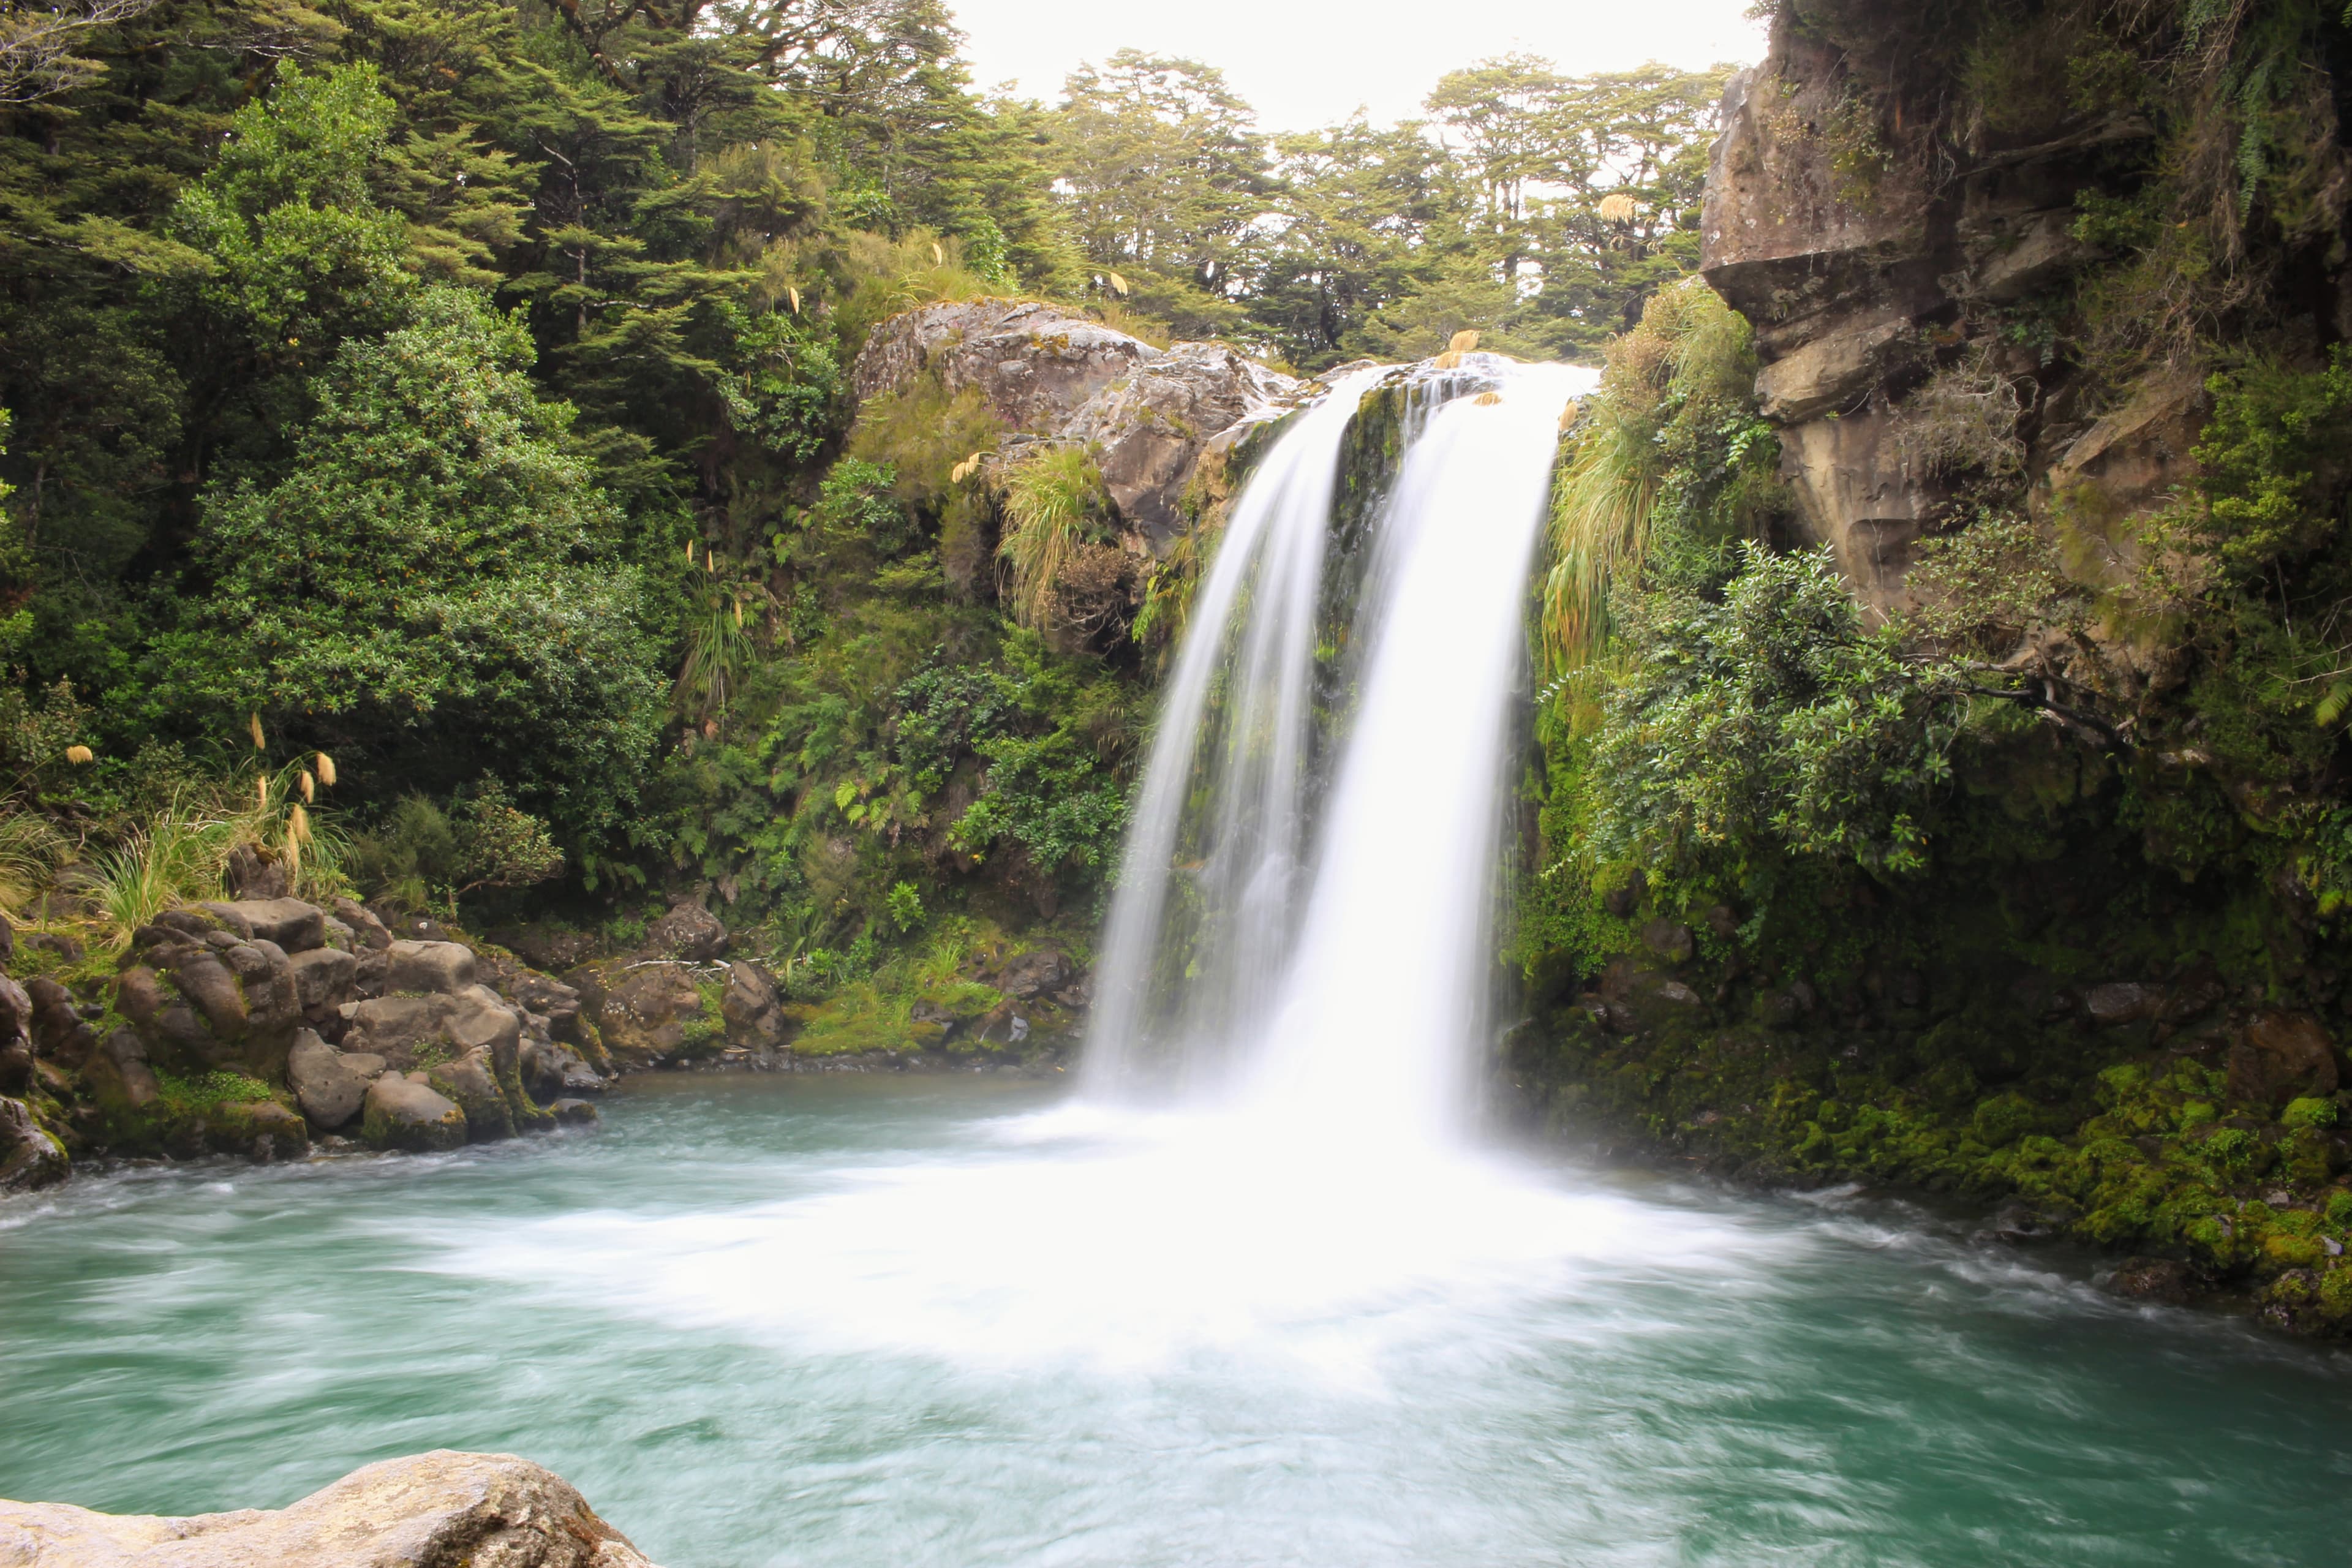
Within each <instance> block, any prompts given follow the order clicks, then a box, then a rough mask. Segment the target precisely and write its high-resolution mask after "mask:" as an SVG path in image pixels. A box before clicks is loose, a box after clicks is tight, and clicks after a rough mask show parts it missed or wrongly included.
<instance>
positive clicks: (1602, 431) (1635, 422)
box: [1542, 281, 1786, 670]
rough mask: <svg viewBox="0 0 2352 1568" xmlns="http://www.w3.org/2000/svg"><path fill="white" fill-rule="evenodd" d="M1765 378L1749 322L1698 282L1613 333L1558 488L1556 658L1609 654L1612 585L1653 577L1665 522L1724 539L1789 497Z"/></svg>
mask: <svg viewBox="0 0 2352 1568" xmlns="http://www.w3.org/2000/svg"><path fill="white" fill-rule="evenodd" d="M1754 380H1755V351H1754V349H1753V347H1752V346H1751V344H1750V333H1749V331H1748V323H1747V322H1746V321H1744V320H1743V319H1742V318H1741V317H1740V316H1739V314H1738V312H1737V311H1735V310H1732V309H1731V308H1730V307H1729V306H1727V305H1726V304H1725V303H1724V302H1723V301H1722V300H1721V299H1720V298H1718V297H1717V295H1716V293H1715V292H1714V290H1712V289H1708V288H1706V286H1705V285H1704V284H1701V283H1698V282H1696V281H1693V282H1690V283H1685V284H1682V285H1679V286H1677V287H1675V288H1673V289H1664V290H1662V291H1660V292H1659V293H1657V294H1655V295H1653V296H1652V297H1651V299H1650V302H1649V304H1648V305H1647V306H1646V307H1645V308H1644V309H1643V315H1642V321H1641V324H1640V326H1639V327H1637V328H1636V329H1635V330H1634V331H1631V332H1628V333H1626V334H1625V335H1624V336H1622V337H1621V338H1619V339H1617V340H1616V342H1613V343H1612V344H1611V345H1610V350H1609V366H1608V369H1607V370H1606V371H1605V372H1604V373H1603V374H1602V379H1601V391H1600V394H1599V395H1598V396H1597V397H1596V398H1594V399H1593V400H1592V402H1591V405H1589V406H1588V408H1587V410H1586V412H1585V414H1584V416H1583V418H1582V419H1581V420H1580V423H1579V425H1578V426H1577V428H1576V430H1575V432H1574V435H1573V437H1572V443H1573V444H1572V447H1571V450H1570V455H1569V457H1568V459H1567V463H1566V466H1565V468H1564V469H1563V470H1562V472H1561V474H1560V476H1559V483H1558V484H1557V486H1556V487H1555V489H1554V491H1553V496H1552V507H1551V520H1550V529H1549V549H1550V556H1551V561H1550V564H1549V568H1548V570H1547V571H1546V573H1545V576H1544V581H1543V595H1542V597H1543V605H1542V628H1543V643H1544V651H1545V654H1546V656H1547V660H1548V662H1549V664H1550V665H1551V667H1552V668H1554V669H1556V670H1565V669H1574V668H1579V667H1580V666H1583V665H1585V664H1587V663H1589V662H1591V660H1592V659H1593V658H1595V657H1596V656H1598V655H1599V654H1600V653H1601V650H1602V648H1603V647H1604V646H1605V643H1606V638H1607V635H1608V615H1607V610H1608V605H1609V602H1610V587H1611V584H1612V582H1615V581H1616V580H1618V579H1619V578H1620V577H1621V576H1624V577H1634V578H1638V577H1639V575H1640V574H1641V571H1642V568H1643V560H1644V557H1645V556H1646V554H1647V552H1648V550H1649V546H1650V539H1651V533H1652V530H1653V526H1654V525H1663V526H1670V527H1672V528H1673V529H1674V530H1675V531H1676V533H1677V535H1678V537H1679V538H1680V539H1681V540H1683V541H1684V542H1686V543H1696V544H1703V545H1717V544H1721V543H1723V542H1727V541H1729V540H1732V539H1736V538H1741V537H1748V536H1752V535H1755V534H1757V533H1759V532H1760V531H1761V530H1762V529H1763V527H1764V526H1765V524H1766V523H1767V522H1769V520H1770V519H1771V518H1773V517H1774V516H1775V515H1777V514H1778V513H1779V512H1780V511H1781V510H1784V509H1785V506H1786V501H1785V499H1784V495H1783V492H1782V490H1781V488H1780V480H1779V479H1778V476H1777V472H1776V470H1777V468H1778V465H1779V459H1780V446H1779V443H1778V442H1777V441H1776V440H1775V439H1774V438H1773V437H1772V435H1771V433H1770V431H1769V428H1768V427H1767V426H1764V425H1763V424H1762V422H1761V421H1760V420H1759V419H1758V418H1757V417H1756V415H1755V413H1754V410H1753V407H1752V395H1751V392H1750V388H1751V387H1752V385H1753V384H1754Z"/></svg>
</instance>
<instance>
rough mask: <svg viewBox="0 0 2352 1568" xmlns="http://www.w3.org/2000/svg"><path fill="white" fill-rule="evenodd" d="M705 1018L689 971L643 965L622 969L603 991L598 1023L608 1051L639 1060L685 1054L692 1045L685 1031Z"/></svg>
mask: <svg viewBox="0 0 2352 1568" xmlns="http://www.w3.org/2000/svg"><path fill="white" fill-rule="evenodd" d="M704 1022H706V1019H705V1016H704V1008H703V1005H702V993H701V992H700V991H699V990H698V989H697V987H696V986H695V984H694V977H693V974H692V973H691V972H689V971H688V970H687V969H686V968H685V967H683V966H682V965H679V964H675V963H647V964H643V965H640V966H638V967H635V968H632V969H629V970H626V971H625V972H623V973H622V974H621V975H620V977H619V978H618V979H617V980H616V982H615V983H614V984H613V985H612V986H611V988H610V989H609V990H607V991H606V992H605V993H604V1006H603V1009H602V1011H601V1013H600V1014H599V1016H598V1018H597V1026H598V1028H599V1030H600V1031H601V1032H602V1034H603V1036H604V1046H605V1048H606V1049H607V1050H609V1051H611V1052H612V1053H613V1054H614V1055H615V1056H617V1057H620V1058H624V1059H625V1060H628V1061H632V1062H636V1063H640V1064H643V1063H649V1062H654V1061H658V1060H661V1059H664V1058H670V1057H675V1056H678V1055H680V1054H682V1053H685V1052H687V1051H688V1048H689V1047H690V1046H691V1045H693V1044H694V1043H695V1040H694V1037H692V1036H690V1035H689V1033H688V1031H689V1030H690V1029H692V1028H693V1027H694V1026H697V1025H699V1024H702V1023H704Z"/></svg>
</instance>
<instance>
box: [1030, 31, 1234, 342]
mask: <svg viewBox="0 0 2352 1568" xmlns="http://www.w3.org/2000/svg"><path fill="white" fill-rule="evenodd" d="M1054 146H1055V174H1056V175H1057V176H1058V178H1057V180H1056V182H1055V190H1056V191H1057V192H1059V193H1060V194H1061V195H1062V198H1063V201H1064V204H1065V205H1066V209H1067V211H1068V213H1069V217H1070V226H1071V228H1072V231H1073V232H1074V234H1075V235H1076V239H1077V243H1078V247H1079V249H1080V250H1081V251H1082V252H1083V253H1084V255H1085V257H1086V259H1087V261H1088V262H1090V263H1092V264H1093V265H1094V266H1095V267H1097V268H1101V269H1102V270H1103V271H1104V272H1105V273H1106V274H1108V273H1110V272H1118V273H1119V274H1120V275H1121V277H1122V279H1127V278H1128V277H1129V275H1130V274H1131V275H1132V279H1133V284H1132V286H1135V287H1139V288H1140V289H1141V290H1142V292H1141V293H1140V294H1139V296H1138V300H1139V304H1141V305H1142V306H1143V308H1145V309H1146V310H1150V311H1151V312H1152V313H1154V314H1156V315H1160V316H1163V317H1166V318H1168V319H1170V320H1171V321H1173V322H1174V323H1175V324H1176V325H1177V326H1178V327H1179V329H1180V330H1182V331H1192V332H1205V331H1218V330H1221V329H1228V328H1232V327H1235V326H1238V325H1239V324H1240V321H1241V312H1240V310H1239V308H1238V307H1237V306H1236V305H1235V304H1234V302H1233V300H1232V299H1231V298H1230V296H1231V295H1232V294H1233V293H1234V291H1235V289H1236V288H1237V286H1238V285H1240V284H1241V283H1242V282H1243V281H1244V279H1246V277H1247V276H1248V273H1249V270H1250V262H1251V258H1252V251H1253V248H1254V246H1255V240H1256V238H1257V225H1258V221H1259V219H1260V218H1261V217H1263V216H1265V215H1266V214H1267V213H1268V212H1269V210H1270V209H1271V207H1272V206H1273V205H1274V204H1273V198H1274V194H1275V183H1274V178H1273V172H1272V169H1271V166H1270V161H1269V159H1268V156H1267V153H1266V149H1265V144H1264V143H1263V142H1260V141H1259V140H1258V137H1257V131H1256V114H1255V111H1254V110H1251V108H1250V106H1249V105H1248V104H1247V103H1246V102H1244V101H1243V100H1242V99H1241V98H1240V97H1239V96H1238V95H1236V94H1235V93H1234V90H1233V89H1231V88H1229V87H1227V86H1226V85H1225V77H1224V73H1223V71H1221V70H1218V69H1217V68H1215V67H1213V66H1206V65H1202V63H1201V62H1200V61H1198V60H1189V59H1181V58H1172V57H1169V56H1162V55H1147V54H1143V53H1141V52H1140V51H1139V50H1135V49H1121V50H1120V51H1119V52H1118V53H1117V54H1115V55H1113V56H1112V57H1111V58H1110V60H1109V63H1108V65H1107V66H1104V67H1096V66H1093V65H1084V66H1080V67H1079V68H1077V69H1076V71H1073V72H1072V73H1071V74H1070V77H1069V79H1068V80H1067V81H1066V83H1065V84H1064V87H1063V101H1062V105H1061V108H1060V109H1059V110H1057V111H1056V113H1055V121H1054Z"/></svg>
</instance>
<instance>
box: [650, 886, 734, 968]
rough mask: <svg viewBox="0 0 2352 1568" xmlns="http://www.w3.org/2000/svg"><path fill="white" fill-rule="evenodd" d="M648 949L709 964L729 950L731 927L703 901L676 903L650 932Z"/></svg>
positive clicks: (688, 960) (692, 961) (689, 961)
mask: <svg viewBox="0 0 2352 1568" xmlns="http://www.w3.org/2000/svg"><path fill="white" fill-rule="evenodd" d="M726 951H727V928H726V927H725V926H724V925H721V924H720V923H719V917H718V916H717V915H714V914H712V913H711V912H710V911H709V910H706V909H704V908H703V907H702V906H701V905H700V904H698V903H694V902H691V901H685V902H680V903H677V904H673V905H672V906H671V907H670V911H669V913H667V914H666V915H664V916H662V918H661V919H659V920H657V921H655V922H654V924H653V929H652V930H651V931H647V932H646V952H658V953H666V954H667V955H668V956H670V957H672V958H682V959H684V960H686V961H687V962H688V963H709V962H710V961H711V960H712V959H715V958H717V957H718V956H719V954H720V953H722V952H726Z"/></svg>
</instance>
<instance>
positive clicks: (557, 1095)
mask: <svg viewBox="0 0 2352 1568" xmlns="http://www.w3.org/2000/svg"><path fill="white" fill-rule="evenodd" d="M520 1072H521V1075H522V1086H523V1089H524V1091H525V1092H527V1093H528V1094H529V1095H530V1097H531V1098H532V1099H533V1100H538V1101H539V1102H540V1103H541V1104H542V1105H548V1106H550V1107H552V1104H553V1102H555V1101H557V1100H562V1099H564V1098H565V1097H567V1096H576V1095H581V1094H595V1093H600V1092H602V1091H603V1089H604V1077H603V1075H602V1074H600V1073H598V1072H597V1071H596V1069H595V1068H592V1067H590V1066H589V1065H588V1064H587V1062H585V1061H584V1060H583V1059H582V1058H581V1057H580V1053H578V1052H577V1051H574V1050H572V1048H571V1047H568V1046H563V1045H559V1044H557V1043H556V1042H554V1041H552V1040H530V1041H526V1042H524V1044H523V1047H522V1051H521V1058H520Z"/></svg>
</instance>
